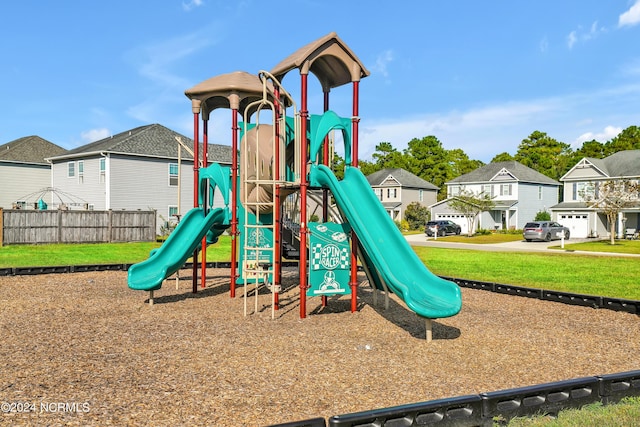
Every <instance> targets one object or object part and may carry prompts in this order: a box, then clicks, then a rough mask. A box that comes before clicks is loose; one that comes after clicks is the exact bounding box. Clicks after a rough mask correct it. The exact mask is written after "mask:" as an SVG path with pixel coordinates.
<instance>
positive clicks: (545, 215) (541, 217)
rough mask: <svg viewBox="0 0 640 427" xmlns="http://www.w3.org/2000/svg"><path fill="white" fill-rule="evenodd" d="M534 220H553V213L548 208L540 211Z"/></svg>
mask: <svg viewBox="0 0 640 427" xmlns="http://www.w3.org/2000/svg"><path fill="white" fill-rule="evenodd" d="M533 220H534V221H551V214H550V213H549V212H548V211H547V210H543V211H538V213H537V214H536V217H535V218H534V219H533Z"/></svg>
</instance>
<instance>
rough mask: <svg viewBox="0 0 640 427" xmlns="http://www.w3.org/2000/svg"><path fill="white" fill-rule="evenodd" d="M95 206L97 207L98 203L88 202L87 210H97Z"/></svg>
mask: <svg viewBox="0 0 640 427" xmlns="http://www.w3.org/2000/svg"><path fill="white" fill-rule="evenodd" d="M95 208H96V205H94V204H93V203H88V204H87V210H90V211H92V210H95Z"/></svg>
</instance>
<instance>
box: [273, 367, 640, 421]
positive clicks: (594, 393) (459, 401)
mask: <svg viewBox="0 0 640 427" xmlns="http://www.w3.org/2000/svg"><path fill="white" fill-rule="evenodd" d="M632 396H640V370H637V371H629V372H621V373H616V374H609V375H600V376H595V377H583V378H574V379H570V380H566V381H557V382H551V383H545V384H539V385H534V386H529V387H520V388H513V389H506V390H500V391H494V392H487V393H480V394H474V395H467V396H459V397H453V398H448V399H438V400H431V401H426V402H421V403H413V404H409V405H401V406H393V407H389V408H382V409H374V410H371V411H363V412H354V413H351V414H342V415H334V416H331V417H329V418H328V419H327V421H326V423H325V424H323V421H324V419H323V418H313V419H308V420H302V421H297V422H289V423H285V424H272V425H271V426H269V427H327V426H328V427H356V426H357V427H410V426H431V427H490V426H493V425H494V423H499V424H506V423H507V422H509V420H511V419H513V418H515V417H530V416H536V415H542V414H547V415H557V414H558V412H560V411H561V410H564V409H569V408H575V409H580V408H582V407H583V406H585V405H588V404H592V403H598V402H601V403H603V404H613V403H617V402H619V401H620V400H622V399H623V398H625V397H632Z"/></svg>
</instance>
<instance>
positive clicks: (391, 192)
mask: <svg viewBox="0 0 640 427" xmlns="http://www.w3.org/2000/svg"><path fill="white" fill-rule="evenodd" d="M396 197H398V189H397V188H387V199H395V198H396Z"/></svg>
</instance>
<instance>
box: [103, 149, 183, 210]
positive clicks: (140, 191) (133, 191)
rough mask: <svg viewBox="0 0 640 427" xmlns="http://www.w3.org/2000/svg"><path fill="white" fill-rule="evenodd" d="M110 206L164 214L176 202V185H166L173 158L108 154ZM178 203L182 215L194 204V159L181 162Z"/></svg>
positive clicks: (173, 161)
mask: <svg viewBox="0 0 640 427" xmlns="http://www.w3.org/2000/svg"><path fill="white" fill-rule="evenodd" d="M109 160H110V170H109V172H110V176H109V178H110V194H111V209H155V210H157V211H158V214H159V215H162V216H163V217H165V218H166V217H167V215H168V207H169V206H170V205H174V206H175V205H178V187H177V186H170V185H169V164H170V163H177V162H176V161H175V160H167V159H149V158H136V157H125V156H115V155H112V156H111V157H110V159H109ZM180 179H181V185H180V192H181V198H180V204H181V210H182V212H181V214H182V215H184V214H185V213H186V212H187V211H188V210H189V209H191V208H192V207H193V163H190V162H182V163H181V166H180Z"/></svg>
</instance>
